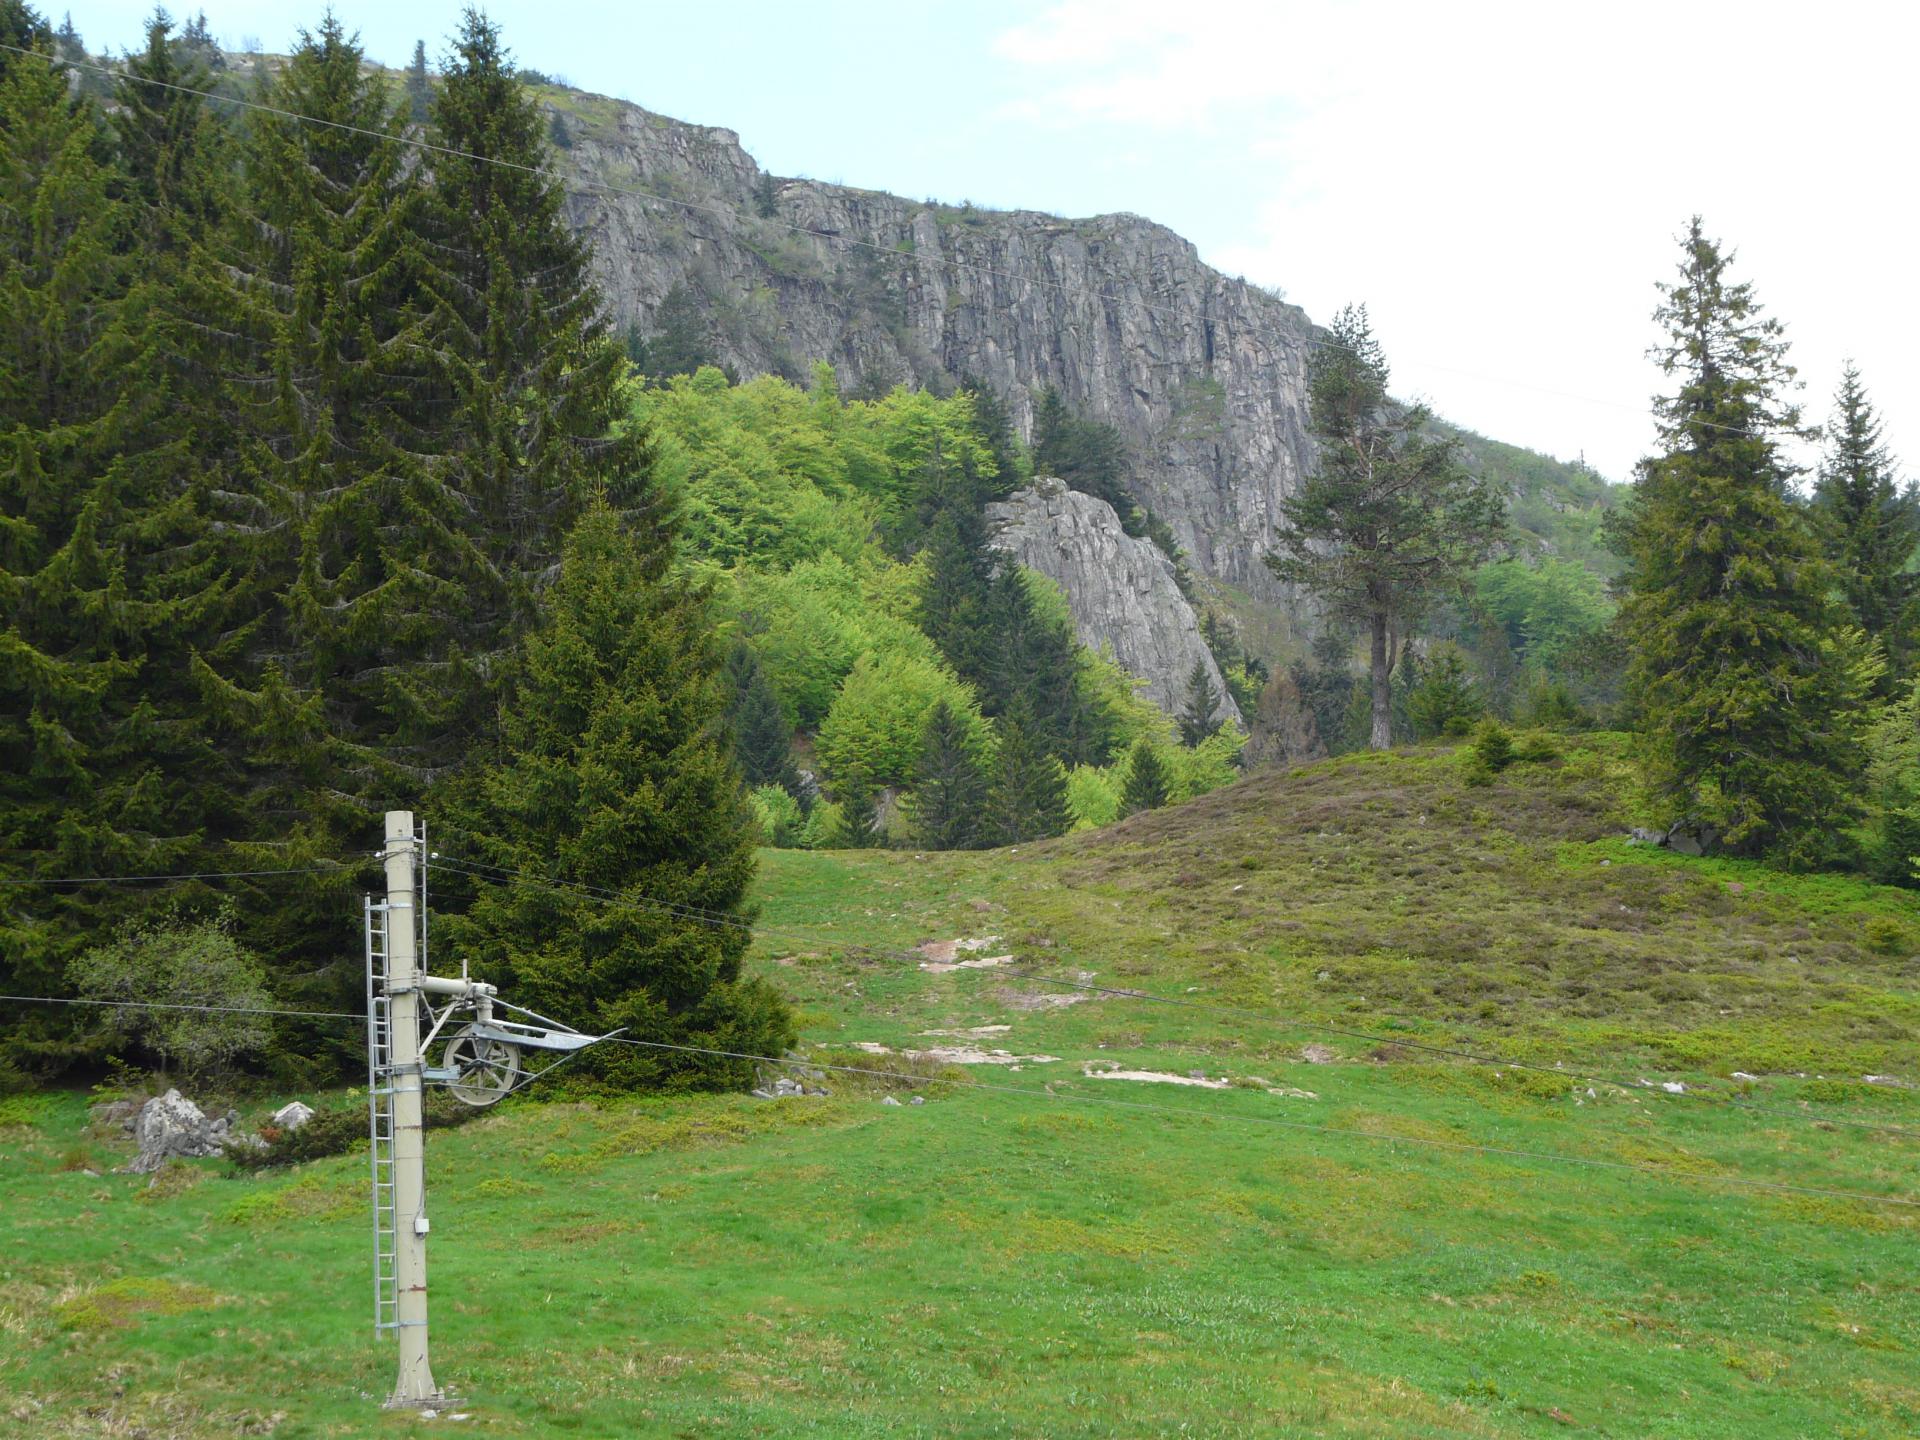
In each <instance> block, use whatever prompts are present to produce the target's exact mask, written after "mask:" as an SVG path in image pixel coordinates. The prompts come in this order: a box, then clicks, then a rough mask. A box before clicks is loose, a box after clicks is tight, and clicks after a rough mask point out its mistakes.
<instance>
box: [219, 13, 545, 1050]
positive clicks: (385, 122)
mask: <svg viewBox="0 0 1920 1440" xmlns="http://www.w3.org/2000/svg"><path fill="white" fill-rule="evenodd" d="M362 59H363V57H362V56H361V53H360V51H359V49H358V47H357V46H355V45H354V44H353V43H352V42H351V41H350V40H349V39H348V37H347V36H346V34H345V32H344V31H343V30H342V29H341V27H340V26H339V24H338V23H337V22H336V21H333V20H331V19H329V20H328V21H326V22H325V23H323V25H322V26H321V28H320V30H319V31H318V32H317V33H314V34H303V35H302V37H301V41H300V44H299V45H298V47H297V48H296V49H295V52H294V54H293V56H292V57H291V59H290V60H289V61H288V63H287V65H286V67H285V68H284V69H283V70H282V71H281V72H280V74H279V75H278V76H277V77H276V78H275V80H274V82H273V83H272V85H271V86H270V87H269V89H268V90H267V92H266V93H265V94H264V95H263V96H262V99H263V101H264V102H265V103H267V104H268V105H270V106H272V107H274V109H275V110H276V111H283V112H286V113H285V114H276V113H265V112H258V113H255V114H254V116H253V117H252V119H251V120H250V121H249V123H248V126H247V129H246V132H245V138H244V154H243V173H242V183H243V186H244V196H243V199H242V203H241V204H240V206H239V213H238V214H237V216H236V217H235V219H234V221H233V223H231V224H229V225H227V226H225V227H223V229H222V231H221V232H220V233H219V234H217V235H215V236H213V237H211V238H210V239H209V240H208V241H207V242H206V244H205V245H204V246H203V247H201V253H199V254H197V255H196V256H195V257H194V259H193V262H192V264H191V266H190V267H189V270H188V277H187V284H186V286H185V287H184V294H183V303H184V304H185V305H186V307H187V308H188V309H189V312H190V313H189V316H188V321H189V323H188V324H187V326H186V329H187V333H188V334H190V335H191V336H193V337H195V343H196V345H204V346H205V347H206V353H205V355H204V360H205V364H204V367H203V368H200V369H199V371H198V374H199V375H200V376H201V377H202V378H201V379H200V381H199V383H200V384H202V385H204V386H207V387H208V389H209V391H210V393H204V394H203V396H202V398H201V404H202V405H203V407H204V408H203V411H202V415H201V417H200V418H201V424H202V426H203V427H205V429H206V432H207V433H205V434H203V435H202V436H201V437H199V443H201V444H203V445H207V444H211V445H215V446H217V447H218V449H219V452H220V453H219V456H218V464H219V467H220V470H221V472H222V473H221V474H220V475H219V477H218V492H219V494H220V496H221V497H222V499H221V502H220V514H219V519H220V520H221V522H222V533H223V534H224V535H225V536H226V537H228V543H229V544H230V546H231V548H232V551H233V554H232V557H231V561H230V563H231V565H232V567H233V569H234V570H235V571H236V572H237V573H241V574H244V575H245V576H246V579H247V583H248V588H247V590H246V592H245V593H244V594H243V595H242V596H240V597H239V603H238V604H237V606H236V610H235V613H234V615H233V616H232V620H231V624H230V626H229V628H228V630H227V631H226V632H225V634H224V635H223V637H222V641H221V644H220V645H219V646H217V647H215V648H213V649H211V650H209V651H208V652H206V653H205V654H204V655H203V656H202V657H201V658H200V659H199V661H198V662H197V664H196V673H197V675H198V677H199V679H200V681H201V683H202V685H203V687H204V688H205V691H206V696H207V698H206V708H207V711H208V714H209V718H210V720H211V721H212V722H213V728H214V733H215V735H216V738H217V739H218V741H219V743H220V745H221V748H222V752H223V754H225V755H226V756H227V757H229V763H231V764H232V765H233V766H234V767H235V768H236V769H240V770H243V771H244V773H246V775H247V777H248V780H247V784H246V785H245V786H244V787H242V790H241V794H240V796H239V803H240V806H241V814H240V817H239V830H240V834H241V837H242V839H243V841H244V846H245V849H243V851H242V853H243V854H244V855H246V857H247V858H249V859H251V860H253V861H255V862H256V863H257V864H259V865H262V866H264V865H269V864H271V865H275V866H280V865H288V864H302V863H312V862H313V861H316V860H319V859H322V858H331V857H334V856H338V855H341V854H343V853H346V852H348V851H349V850H352V849H357V848H359V847H360V846H362V845H364V844H365V843H366V840H367V837H368V836H369V835H370V834H376V833H377V828H376V827H377V826H378V824H379V813H380V811H381V810H382V809H384V808H386V807H387V806H388V805H389V804H392V803H393V802H394V801H395V800H396V799H397V798H402V797H404V798H407V799H414V798H417V797H420V796H421V795H423V794H424V792H425V790H426V788H427V786H428V785H429V784H431V783H432V782H433V781H434V780H436V779H437V778H438V777H439V776H441V775H442V774H444V773H446V772H447V771H449V770H450V769H452V768H454V767H456V766H457V765H459V764H460V763H461V762H462V761H464V760H466V759H467V758H469V757H470V756H471V754H472V753H473V751H474V749H475V746H476V743H477V742H478V741H479V740H480V739H481V737H482V736H483V735H484V733H485V730H486V727H487V726H488V724H489V723H490V721H491V713H492V701H493V696H492V688H491V685H490V684H489V679H488V675H487V671H486V667H485V664H484V660H485V657H486V656H487V655H489V654H490V653H492V652H494V651H496V650H497V649H498V646H499V639H500V637H499V636H498V635H497V634H495V633H490V632H489V626H490V624H491V623H492V621H493V620H494V619H495V618H496V617H498V616H500V615H501V614H502V613H503V612H504V611H505V610H506V608H507V603H508V598H509V594H510V590H509V586H510V582H511V578H512V577H511V574H510V572H509V571H506V570H505V569H504V568H503V567H502V566H500V565H499V564H498V563H497V560H496V557H495V555H493V554H491V553H489V552H490V549H491V541H492V532H491V526H492V524H493V523H495V517H494V515H493V513H492V512H491V510H490V509H488V508H487V507H485V505H484V503H483V501H482V497H478V496H463V495H462V494H460V493H458V492H456V490H455V489H454V488H453V487H452V485H451V484H449V481H450V480H451V478H452V476H451V474H450V473H449V469H448V467H447V466H446V464H445V462H444V460H443V459H442V454H443V451H444V447H443V445H442V443H441V441H440V438H439V433H438V432H439V429H440V427H441V426H443V425H444V424H445V423H446V421H447V417H448V415H449V400H450V397H449V395H448V394H447V392H446V390H445V389H444V388H442V385H441V382H439V381H437V380H436V375H435V370H436V368H437V367H436V365H435V364H434V362H433V360H432V358H431V357H432V347H431V344H430V340H431V338H432V337H433V336H434V333H435V331H434V323H433V321H434V312H435V309H436V308H437V307H436V305H435V302H434V300H433V298H432V295H431V293H430V291H429V289H428V278H429V274H430V270H431V266H430V264H429V262H428V260H427V258H426V255H425V247H424V246H423V245H422V243H421V240H422V231H423V230H424V229H425V227H426V210H425V198H424V195H423V193H422V188H421V186H422V178H421V176H420V174H419V172H418V170H417V169H416V167H414V166H413V165H412V164H411V162H410V160H409V159H408V155H407V152H406V151H405V150H404V148H403V147H402V146H400V145H399V144H398V143H397V142H395V141H393V140H390V139H387V138H385V135H386V133H387V132H390V131H393V130H395V129H397V128H398V123H399V122H398V118H397V117H396V116H395V114H394V111H393V107H392V105H391V103H390V100H389V97H388V94H387V92H386V89H385V87H384V84H383V83H382V82H381V81H380V80H379V79H378V78H377V77H374V76H371V75H369V74H367V73H365V72H364V71H363V69H362ZM291 115H307V116H315V117H319V118H320V119H323V120H328V121H332V122H335V123H334V124H331V125H319V124H308V123H302V122H300V121H297V120H295V119H291V118H289V116H291ZM347 127H351V128H347ZM220 337H229V338H226V339H224V340H223V339H221V338H220ZM344 881H345V877H344V876H343V877H341V879H340V880H337V881H320V880H316V881H314V882H313V883H311V884H305V883H301V884H293V885H280V886H276V887H275V888H273V889H272V890H270V891H269V890H266V889H252V890H251V891H250V892H249V898H248V899H247V900H246V901H245V902H244V903H243V904H242V906H241V913H242V916H243V919H244V921H245V923H246V924H247V926H248V931H249V934H248V939H249V941H250V943H251V944H252V945H253V946H254V948H256V949H257V950H259V951H260V952H261V953H263V954H266V955H270V956H272V957H273V958H274V961H275V964H276V969H277V970H278V971H280V972H281V973H284V974H301V975H304V976H306V977H307V978H306V979H305V980H304V981H303V982H301V983H300V984H299V985H298V987H297V989H294V988H289V989H286V990H283V994H285V995H286V996H287V998H290V999H291V998H298V999H301V1000H303V1001H307V1002H322V1001H324V1002H328V1003H329V1004H331V1003H335V1002H338V1001H340V1000H343V999H345V998H346V996H348V995H350V994H352V993H353V991H354V989H355V988H356V987H357V984H358V970H359V966H358V964H357V963H356V962H353V961H351V960H349V958H348V957H350V956H351V955H352V953H353V950H352V942H351V940H350V939H349V938H348V931H347V926H348V925H349V924H350V923H351V922H350V919H349V917H350V914H351V911H350V908H349V899H348V897H349V894H350V893H351V892H350V890H349V888H348V887H347V885H346V884H345V883H344ZM283 983H289V982H283ZM343 1043H344V1042H343Z"/></svg>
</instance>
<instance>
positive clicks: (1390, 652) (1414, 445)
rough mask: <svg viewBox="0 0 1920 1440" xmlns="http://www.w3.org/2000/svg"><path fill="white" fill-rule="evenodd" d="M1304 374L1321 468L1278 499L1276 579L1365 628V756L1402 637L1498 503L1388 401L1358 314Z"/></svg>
mask: <svg viewBox="0 0 1920 1440" xmlns="http://www.w3.org/2000/svg"><path fill="white" fill-rule="evenodd" d="M1330 332H1331V333H1330V335H1329V337H1328V341H1327V343H1325V344H1323V345H1322V346H1320V348H1319V349H1318V350H1316V351H1315V352H1314V356H1313V359H1312V361H1311V363H1310V365H1309V372H1308V397H1309V417H1310V418H1309V428H1310V429H1311V430H1312V432H1313V437H1314V440H1315V441H1316V442H1317V444H1318V447H1319V461H1318V463H1317V464H1316V465H1315V467H1314V470H1313V472H1312V473H1311V474H1310V475H1308V476H1307V478H1306V479H1305V480H1304V481H1303V482H1302V483H1301V485H1300V487H1299V489H1297V490H1296V491H1295V492H1294V493H1293V494H1291V495H1289V496H1288V497H1287V498H1286V499H1285V500H1283V501H1282V502H1281V506H1280V510H1281V526H1280V530H1279V533H1278V535H1277V536H1276V537H1275V538H1276V540H1277V541H1278V548H1277V549H1276V550H1275V551H1274V552H1272V553H1270V554H1269V555H1268V556H1267V565H1268V568H1269V569H1271V570H1272V571H1273V573H1274V575H1275V576H1276V577H1277V578H1278V579H1280V580H1282V581H1284V582H1286V583H1287V584H1290V585H1299V586H1302V587H1303V588H1305V589H1306V590H1307V591H1308V592H1309V593H1311V594H1312V595H1314V596H1315V597H1317V598H1318V599H1319V600H1320V601H1321V602H1322V604H1323V605H1325V606H1326V608H1327V609H1328V610H1329V611H1330V612H1331V613H1332V614H1333V615H1334V616H1336V617H1338V618H1339V619H1342V620H1347V621H1352V622H1356V623H1358V624H1361V625H1363V626H1365V627H1366V629H1367V632H1368V638H1369V641H1370V645H1371V650H1370V657H1369V676H1370V679H1371V683H1372V692H1371V699H1372V726H1371V735H1370V739H1369V743H1370V745H1371V746H1372V748H1373V749H1375V750H1385V749H1388V748H1390V747H1391V746H1392V744H1393V692H1392V678H1393V667H1394V663H1395V661H1396V660H1397V659H1398V657H1399V653H1400V648H1401V646H1402V645H1403V644H1404V642H1405V640H1406V637H1407V634H1408V631H1409V629H1410V627H1411V626H1412V625H1413V623H1414V622H1415V621H1416V620H1417V619H1418V618H1419V617H1420V615H1421V614H1422V613H1423V612H1424V611H1425V610H1426V608H1427V607H1428V606H1429V605H1430V604H1431V603H1432V602H1433V600H1434V599H1435V598H1436V597H1437V596H1439V595H1440V594H1442V593H1443V592H1445V591H1446V590H1448V589H1450V588H1452V587H1455V586H1457V585H1459V584H1460V583H1461V582H1462V581H1463V580H1464V579H1465V578H1466V577H1467V575H1468V574H1470V573H1471V571H1472V569H1473V567H1474V566H1476V565H1477V564H1479V562H1480V561H1481V560H1483V559H1485V558H1486V556H1487V554H1488V553H1489V551H1490V550H1491V549H1492V547H1493V545H1494V543H1495V542H1496V541H1497V540H1498V538H1499V536H1500V534H1501V533H1502V531H1503V530H1504V529H1505V526H1506V504H1505V502H1504V500H1502V499H1501V497H1500V496H1499V494H1498V493H1497V492H1496V491H1495V490H1494V489H1493V488H1492V487H1491V486H1490V485H1488V484H1486V483H1485V482H1484V481H1481V480H1479V479H1477V478H1475V477H1474V476H1472V475H1470V474H1468V473H1467V471H1466V469H1465V468H1464V466H1462V464H1461V463H1460V455H1459V448H1460V447H1459V442H1458V441H1457V440H1454V439H1451V438H1448V437H1444V436H1440V435H1437V434H1435V433H1434V432H1433V430H1432V427H1431V425H1430V423H1429V422H1430V421H1431V419H1432V417H1431V415H1430V414H1429V413H1428V412H1427V410H1426V409H1425V408H1424V407H1422V406H1418V405H1415V406H1403V405H1399V404H1397V403H1395V402H1394V401H1393V400H1392V399H1391V398H1390V397H1389V396H1388V393H1387V380H1388V372H1387V362H1386V358H1385V356H1384V355H1382V353H1381V351H1380V346H1379V344H1378V342H1376V341H1375V340H1374V338H1373V331H1372V328H1371V326H1370V325H1369V324H1368V322H1367V312H1366V309H1365V307H1364V306H1361V307H1355V306H1348V307H1347V308H1346V309H1345V310H1342V311H1341V312H1340V313H1339V314H1338V315H1336V316H1335V317H1334V320H1333V324H1332V326H1331V327H1330Z"/></svg>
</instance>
